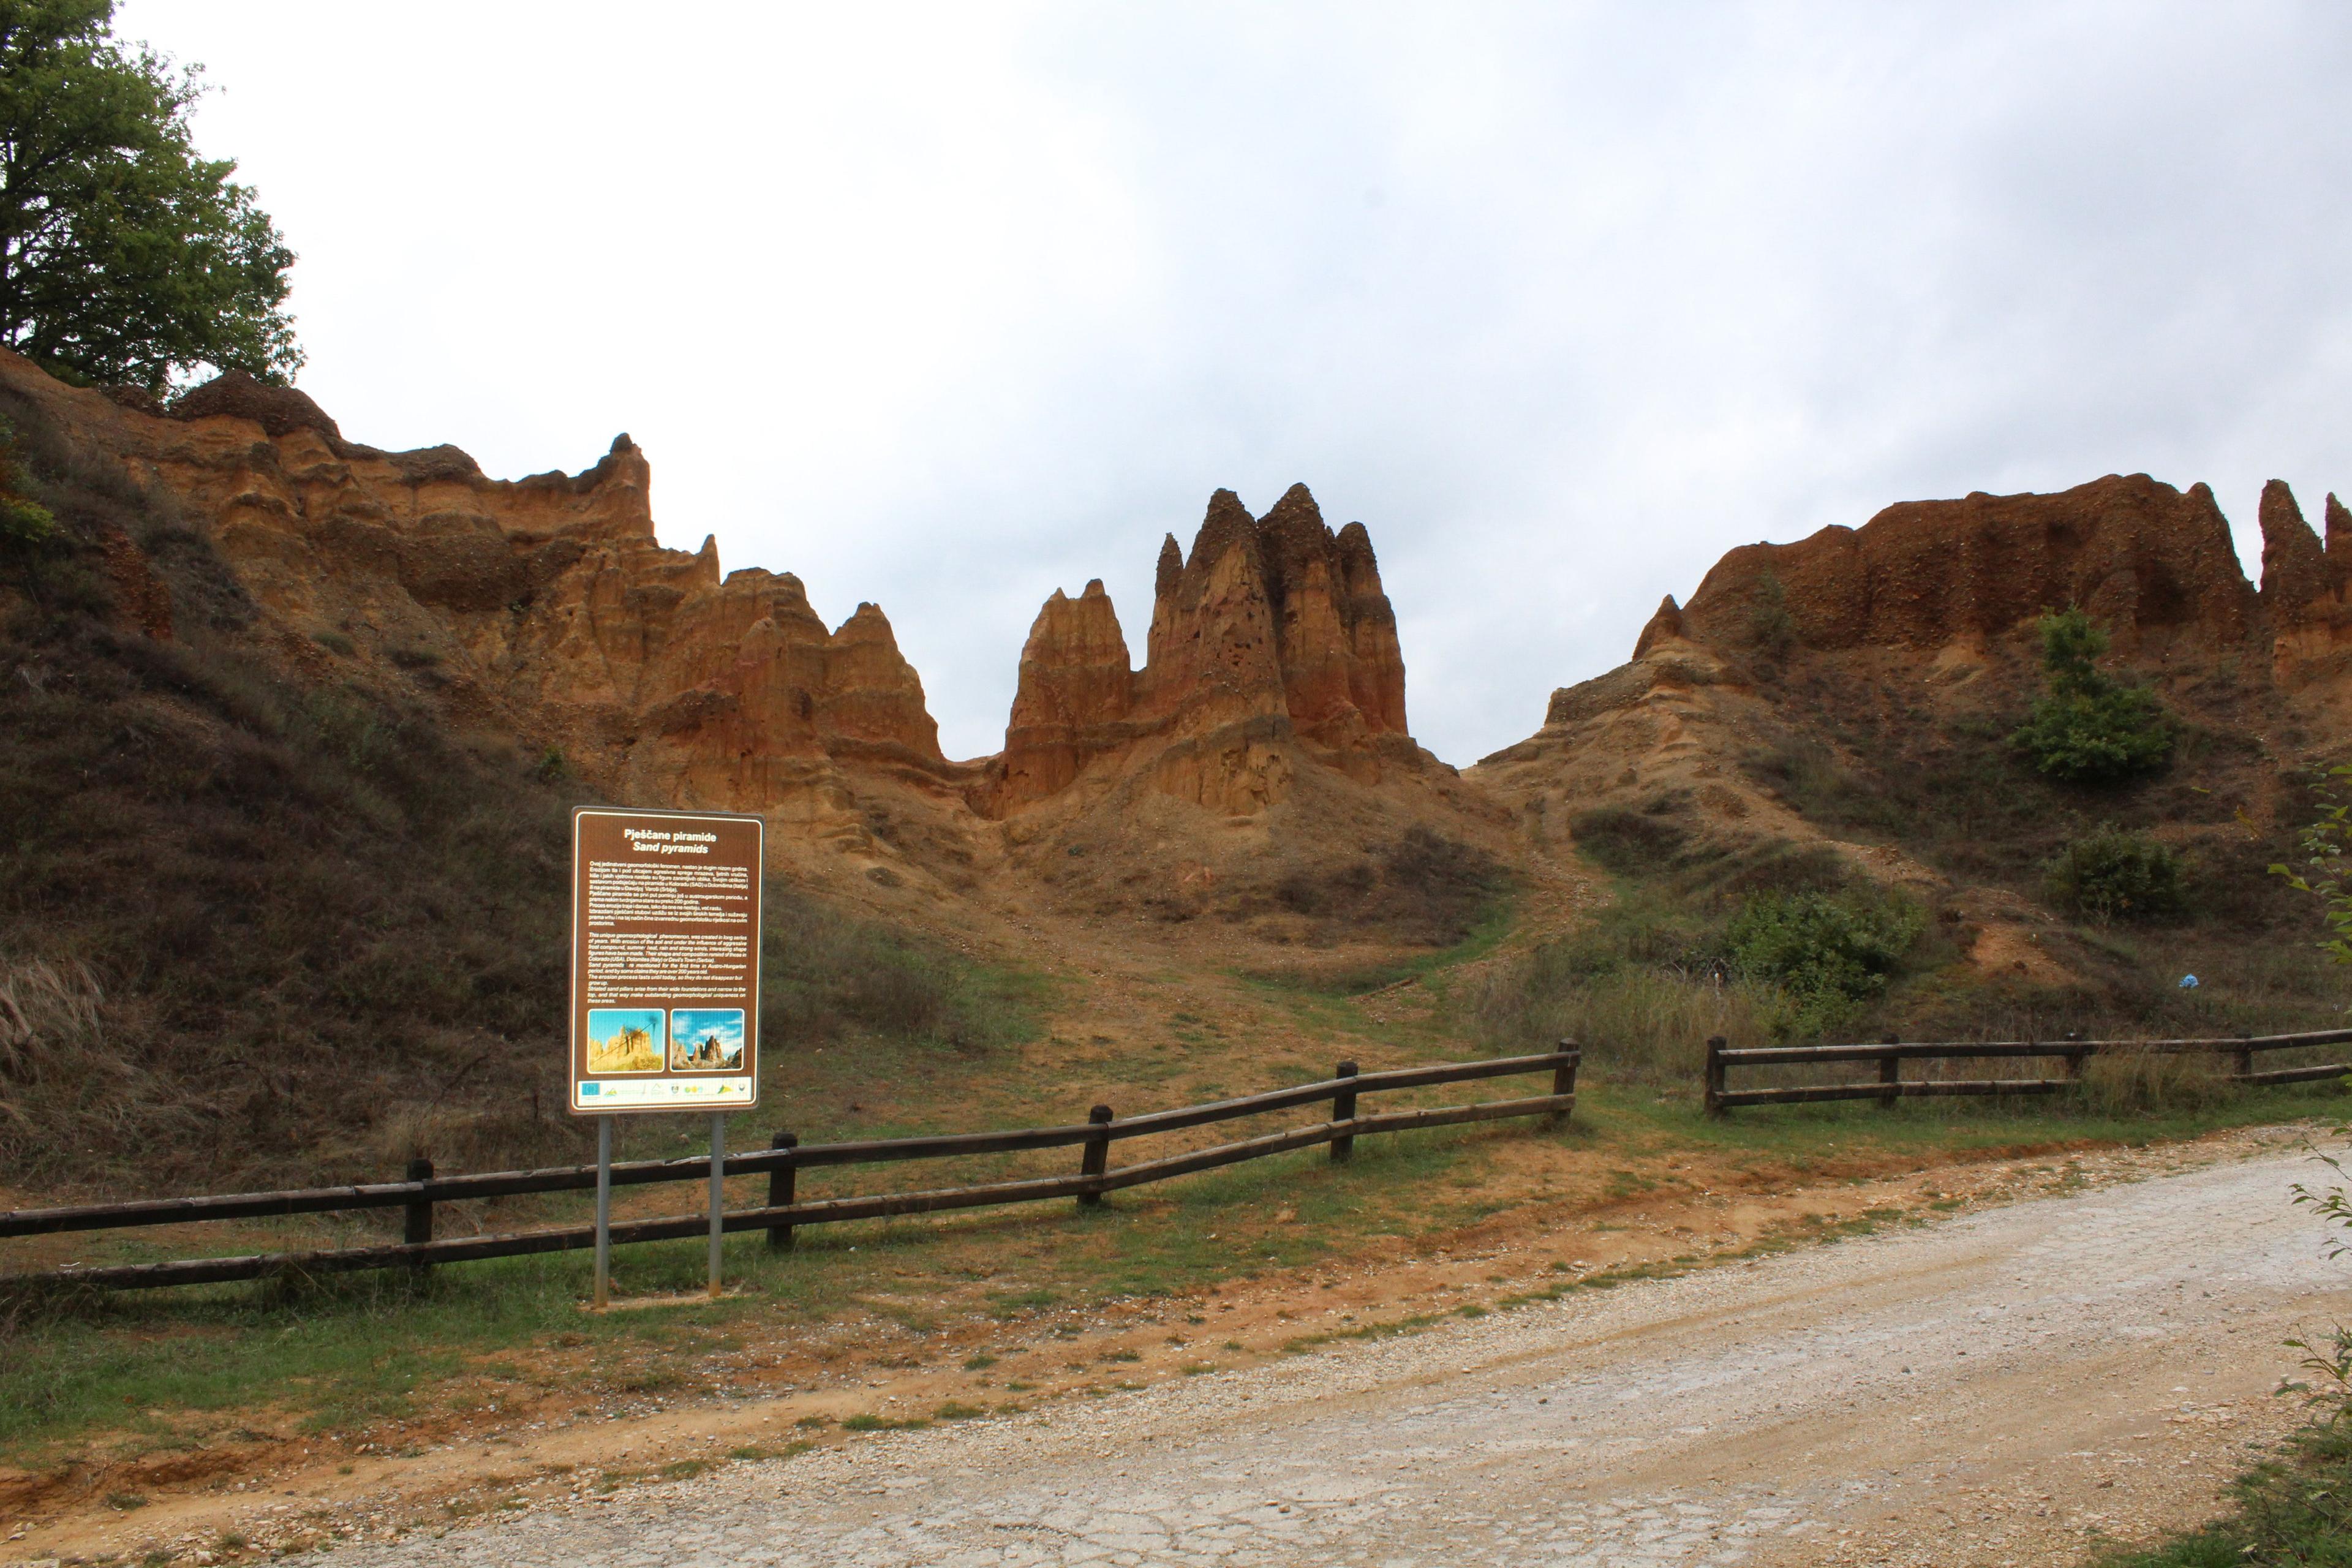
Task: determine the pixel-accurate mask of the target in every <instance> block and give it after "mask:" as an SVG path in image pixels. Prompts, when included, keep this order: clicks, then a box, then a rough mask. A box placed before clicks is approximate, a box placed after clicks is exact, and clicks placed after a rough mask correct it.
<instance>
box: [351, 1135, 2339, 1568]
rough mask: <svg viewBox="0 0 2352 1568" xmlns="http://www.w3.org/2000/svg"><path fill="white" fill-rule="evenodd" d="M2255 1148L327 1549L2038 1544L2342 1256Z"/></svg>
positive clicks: (2229, 1462) (2212, 1417)
mask: <svg viewBox="0 0 2352 1568" xmlns="http://www.w3.org/2000/svg"><path fill="white" fill-rule="evenodd" d="M2308 1169H2309V1167H2308V1165H2307V1164H2305V1163H2304V1162H2303V1161H2302V1160H2300V1159H2298V1158H2296V1157H2294V1156H2280V1155H2272V1156H2267V1157H2264V1158H2262V1159H2258V1160H2252V1161H2248V1162H2246V1163H2242V1164H2236V1165H2229V1166H2222V1167H2218V1168H2212V1169H2207V1170H2201V1171H2195V1172H2191V1173H2186V1174H2181V1175H2174V1176H2167V1177H2163V1178H2159V1179H2157V1180H2152V1181H2148V1182H2145V1183H2141V1184H2136V1185H2132V1186H2126V1187H2119V1188H2113V1189H2108V1190H2105V1191H2096V1192H2086V1193H2081V1194H2073V1195H2069V1196H2064V1197H2058V1198H2049V1199H2043V1200H2040V1201H2036V1202H2032V1203H2027V1204H2021V1205H2015V1206H2013V1207H2009V1208H2004V1209H1998V1210H1991V1211H1987V1212H1984V1213H1980V1214H1977V1215H1969V1216H1967V1217H1964V1218H1958V1219H1954V1220H1950V1221H1948V1222H1944V1223H1940V1224H1937V1225H1936V1226H1929V1227H1925V1228H1920V1229H1914V1230H1906V1231H1902V1232H1897V1233H1893V1234H1886V1235H1882V1236H1878V1237H1868V1238H1864V1239H1860V1240H1856V1241H1853V1242H1850V1243H1847V1244H1844V1245H1841V1246H1836V1247H1823V1248H1817V1249H1813V1250H1810V1251H1807V1252H1803V1253H1797V1254H1789V1255H1784V1256H1781V1257H1778V1258H1769V1259H1764V1260H1759V1261H1757V1262H1753V1263H1749V1264H1746V1265H1742V1266H1738V1267H1732V1268H1717V1269H1713V1270H1708V1271H1706V1272H1702V1273H1698V1274H1694V1275H1690V1276H1685V1277H1684V1278H1681V1279H1671V1280H1660V1281H1652V1282H1644V1283H1641V1284H1636V1285H1630V1286H1626V1287H1623V1288H1621V1289H1616V1290H1613V1291H1611V1292H1608V1293H1607V1294H1605V1295H1594V1294H1590V1293H1580V1294H1578V1295H1575V1296H1572V1297H1570V1298H1569V1299H1567V1300H1562V1301H1560V1302H1558V1303H1555V1304H1549V1305H1543V1306H1534V1307H1529V1308H1527V1309H1524V1310H1518V1311H1514V1312H1510V1313H1507V1314H1499V1315H1496V1316H1492V1317H1487V1318H1485V1319H1482V1320H1478V1321H1460V1322H1456V1323H1454V1324H1452V1325H1449V1326H1447V1327H1446V1328H1444V1329H1443V1330H1438V1331H1431V1332H1428V1333H1425V1334H1422V1335H1418V1336H1414V1337H1411V1338H1406V1339H1401V1340H1391V1341H1387V1342H1377V1343H1359V1344H1354V1345H1349V1346H1347V1347H1345V1348H1341V1349H1335V1350H1330V1351H1327V1352H1324V1353H1322V1354H1318V1355H1315V1356H1311V1357H1305V1358H1302V1359H1300V1360H1297V1361H1295V1362H1291V1363H1283V1364H1279V1365H1276V1366H1273V1367H1267V1368H1264V1369H1260V1370H1257V1371H1254V1372H1250V1373H1224V1374H1217V1375H1212V1376H1204V1377H1201V1378H1198V1379H1194V1380H1192V1381H1189V1382H1186V1383H1182V1384H1168V1385H1162V1386H1161V1387H1159V1388H1156V1389H1152V1390H1149V1391H1145V1392H1139V1393H1136V1394H1130V1395H1126V1396H1121V1397H1115V1398H1112V1399H1109V1400H1106V1401H1104V1402H1102V1403H1100V1404H1097V1405H1086V1406H1081V1407H1076V1408H1073V1407H1071V1406H1068V1405H1057V1406H1055V1407H1054V1408H1053V1409H1051V1410H1050V1411H1047V1412H1044V1413H1041V1414H1040V1415H1028V1416H1018V1417H1011V1418H1001V1419H995V1420H991V1421H987V1422H975V1423H971V1424H969V1425H965V1426H954V1427H944V1428H938V1429H934V1430H930V1431H925V1432H917V1433H908V1434H904V1435H900V1436H893V1437H891V1438H888V1439H887V1440H882V1441H877V1442H872V1443H868V1444H863V1445H858V1446H857V1447H855V1448H845V1449H836V1450H832V1451H828V1452H824V1453H820V1454H814V1455H810V1456H807V1457H804V1458H800V1459H796V1460H789V1461H782V1462H767V1463H761V1464H756V1465H747V1466H740V1467H736V1468H730V1469H728V1470H726V1471H724V1472H721V1473H720V1474H719V1475H717V1476H714V1477H711V1478H708V1479H703V1480H700V1481H697V1482H692V1483H688V1484H686V1485H683V1486H679V1487H676V1488H671V1489H665V1490H663V1491H661V1492H659V1493H657V1494H654V1495H652V1496H650V1497H641V1498H637V1499H634V1500H626V1499H625V1500H614V1501H603V1502H596V1501H590V1500H585V1499H583V1500H581V1501H579V1502H578V1503H576V1504H574V1505H572V1507H571V1508H570V1509H569V1510H565V1511H559V1512H551V1513H547V1514H541V1515H537V1516H533V1517H530V1518H527V1519H519V1520H515V1521H508V1522H504V1523H499V1524H489V1525H483V1526H478V1527H473V1528H467V1529H462V1530H457V1531H452V1532H450V1533H449V1534H447V1535H446V1536H445V1537H443V1538H441V1539H439V1540H422V1539H415V1538H412V1539H410V1540H409V1541H406V1542H402V1543H400V1544H398V1545H387V1546H381V1547H362V1548H359V1549H357V1550H356V1551H354V1550H353V1549H352V1548H350V1547H346V1548H344V1549H343V1550H341V1551H340V1552H337V1553H336V1554H335V1557H334V1561H335V1562H336V1563H352V1562H354V1561H357V1562H359V1563H383V1564H387V1565H389V1564H422V1563H499V1564H519V1565H532V1564H541V1563H547V1564H553V1563H566V1564H592V1563H661V1564H676V1565H678V1568H686V1565H688V1564H693V1565H705V1564H709V1565H716V1564H738V1563H741V1564H752V1563H757V1564H780V1565H781V1564H808V1565H811V1568H814V1565H817V1564H845V1563H857V1564H894V1565H895V1564H916V1563H921V1564H958V1565H962V1564H973V1565H978V1564H992V1565H998V1568H1010V1565H1014V1564H1032V1563H1036V1564H1043V1563H1151V1564H1159V1563H1202V1564H1212V1563H1219V1564H1244V1563H1303V1562H1328V1563H1380V1564H1384V1565H1391V1568H1411V1565H1421V1564H1426V1565H1430V1568H1436V1565H1438V1564H1449V1565H1459V1564H1475V1563H1496V1564H1503V1563H1510V1564H1525V1563H1560V1564H1594V1565H1598V1564H1619V1563H1629V1564H1630V1563H1640V1564H1729V1563H1759V1564H1761V1563H1800V1562H1801V1563H1831V1562H1842V1561H1852V1562H1869V1563H1922V1564H1925V1563H1937V1564H1943V1563H1953V1564H1975V1563H1986V1564H1992V1563H2007V1562H2032V1563H2063V1562H2066V1561H2069V1560H2071V1559H2072V1558H2073V1557H2074V1555H2076V1554H2077V1553H2078V1552H2080V1551H2082V1550H2083V1549H2084V1548H2085V1547H2086V1546H2087V1545H2088V1544H2090V1543H2091V1542H2093V1541H2095V1539H2097V1537H2098V1535H2099V1534H2100V1533H2101V1532H2103V1531H2104V1532H2109V1533H2114V1534H2121V1535H2126V1536H2128V1535H2135V1534H2140V1533H2144V1532H2145V1531H2147V1530H2148V1529H2150V1528H2153V1527H2155V1526H2158V1525H2163V1524H2168V1523H2177V1522H2183V1521H2188V1520H2190V1519H2193V1518H2196V1517H2199V1516H2200V1515H2201V1514H2205V1513H2209V1512H2210V1511H2211V1510H2213V1508H2214V1506H2215V1504H2214V1496H2215V1487H2216V1485H2217V1483H2218V1482H2219V1480H2220V1479H2221V1477H2223V1476H2224V1475H2226V1474H2228V1473H2229V1472H2230V1471H2231V1470H2233V1469H2234V1468H2239V1467H2240V1466H2241V1465H2242V1463H2243V1462H2244V1460H2245V1458H2246V1456H2247V1450H2246V1446H2245V1445H2246V1443H2247V1441H2248V1440H2250V1439H2253V1438H2258V1437H2262V1436H2269V1435H2273V1434H2275V1433H2276V1432H2278V1431H2279V1430H2282V1429H2283V1428H2284V1426H2287V1425H2288V1424H2290V1423H2291V1421H2292V1419H2293V1417H2294V1409H2293V1407H2292V1405H2291V1404H2290V1403H2289V1402H2287V1401H2284V1400H2276V1399H2273V1398H2271V1397H2270V1396H2269V1392H2268V1391H2269V1390H2270V1388H2271V1387H2272V1386H2273V1384H2274V1383H2275V1382H2276V1381H2277V1379H2278V1377H2279V1376H2280V1374H2281V1373H2282V1372H2283V1371H2284V1370H2285V1369H2286V1368H2287V1366H2288V1364H2289V1363H2290V1361H2291V1353H2290V1352H2286V1351H2284V1350H2283V1349H2282V1348H2281V1347H2280V1344H2279V1342H2280V1340H2281V1339H2282V1337H2284V1335H2285V1334H2286V1333H2287V1332H2289V1331H2291V1330H2292V1329H2294V1327H2296V1326H2298V1325H2312V1324H2316V1323H2319V1322H2321V1321H2325V1320H2326V1319H2327V1318H2328V1317H2329V1316H2330V1315H2331V1314H2335V1313H2345V1312H2352V1268H2347V1267H2346V1266H2345V1265H2343V1264H2340V1263H2331V1262H2327V1261H2326V1260H2324V1259H2323V1258H2321V1256H2320V1236H2319V1233H2318V1231H2317V1230H2316V1228H2315V1226H2314V1225H2313V1224H2312V1222H2311V1221H2310V1220H2309V1219H2307V1218H2306V1217H2304V1216H2303V1215H2300V1214H2298V1213H2297V1212H2296V1211H2294V1210H2293V1209H2292V1208H2290V1207H2289V1205H2288V1204H2287V1186H2288V1184H2289V1183H2290V1182H2291V1181H2293V1180H2294V1179H2295V1178H2296V1177H2297V1176H2298V1175H2300V1174H2303V1173H2307V1171H2308Z"/></svg>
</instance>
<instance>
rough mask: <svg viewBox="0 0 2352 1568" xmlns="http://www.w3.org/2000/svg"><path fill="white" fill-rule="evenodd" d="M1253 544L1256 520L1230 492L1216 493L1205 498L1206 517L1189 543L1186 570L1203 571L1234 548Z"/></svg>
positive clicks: (1240, 499)
mask: <svg viewBox="0 0 2352 1568" xmlns="http://www.w3.org/2000/svg"><path fill="white" fill-rule="evenodd" d="M1256 540H1257V520H1256V519H1255V518H1254V517H1252V516H1250V514H1249V509H1248V508H1247V507H1245V506H1244V505H1242V498H1241V497H1239V496H1237V495H1235V494H1234V492H1233V491H1231V490H1219V491H1218V492H1217V493H1216V494H1214V495H1213V496H1211V497H1210V498H1209V510H1208V514H1207V515H1206V516H1205V517H1203V518H1202V520H1201V531H1200V532H1199V533H1198V534H1197V535H1195V536H1194V537H1193V540H1192V561H1191V563H1190V564H1189V566H1188V568H1187V569H1188V570H1205V569H1206V568H1207V567H1209V566H1211V565H1213V564H1214V563H1216V561H1217V560H1218V558H1219V557H1221V556H1223V554H1224V552H1226V551H1228V550H1230V549H1232V548H1233V547H1234V545H1236V544H1255V542H1256Z"/></svg>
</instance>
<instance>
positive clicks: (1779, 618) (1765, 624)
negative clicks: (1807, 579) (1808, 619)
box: [1748, 572, 1797, 658]
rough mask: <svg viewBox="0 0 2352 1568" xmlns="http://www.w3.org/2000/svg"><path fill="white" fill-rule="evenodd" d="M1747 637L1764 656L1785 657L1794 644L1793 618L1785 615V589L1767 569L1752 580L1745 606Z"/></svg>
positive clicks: (1786, 609) (1786, 596)
mask: <svg viewBox="0 0 2352 1568" xmlns="http://www.w3.org/2000/svg"><path fill="white" fill-rule="evenodd" d="M1748 640H1749V641H1750V642H1753V643H1754V644H1755V645H1756V650H1757V651H1758V652H1759V653H1760V654H1762V655H1764V657H1766V658H1786V657H1787V656H1788V652H1789V650H1790V648H1792V647H1796V646H1797V621H1796V617H1795V616H1791V615H1790V614H1789V595H1788V591H1787V590H1786V589H1784V588H1782V587H1781V586H1780V577H1779V576H1778V575H1777V574H1774V573H1770V572H1767V573H1765V574H1764V575H1762V576H1761V577H1759V578H1758V579H1757V580H1756V593H1755V595H1754V596H1753V597H1752V598H1751V599H1750V600H1749V601H1748Z"/></svg>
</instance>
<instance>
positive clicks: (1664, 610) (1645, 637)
mask: <svg viewBox="0 0 2352 1568" xmlns="http://www.w3.org/2000/svg"><path fill="white" fill-rule="evenodd" d="M1684 635H1685V634H1684V630H1683V610H1682V606H1681V605H1677V604H1675V596H1674V595H1672V594H1669V595H1666V596H1665V597H1664V598H1663V599H1661V600H1659V601H1658V613H1657V614H1656V615H1654V616H1651V617H1650V624H1649V625H1648V626H1643V628H1642V636H1641V638H1640V640H1638V641H1637V642H1635V643H1634V644H1633V657H1634V658H1641V657H1642V656H1643V654H1645V653H1647V652H1649V651H1650V650H1651V649H1652V648H1654V647H1657V646H1658V644H1660V643H1662V642H1667V641H1670V640H1673V639H1675V638H1678V637H1682V636H1684Z"/></svg>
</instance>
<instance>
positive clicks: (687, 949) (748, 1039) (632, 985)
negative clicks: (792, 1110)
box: [571, 805, 766, 1307]
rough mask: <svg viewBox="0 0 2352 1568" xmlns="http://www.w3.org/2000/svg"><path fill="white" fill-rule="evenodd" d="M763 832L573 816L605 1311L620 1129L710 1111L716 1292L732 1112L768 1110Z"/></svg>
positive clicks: (721, 823) (577, 1035) (578, 1044)
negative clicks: (677, 1113)
mask: <svg viewBox="0 0 2352 1568" xmlns="http://www.w3.org/2000/svg"><path fill="white" fill-rule="evenodd" d="M765 850H766V825H765V824H764V823H762V822H761V820H760V819H759V818H758V817H756V816H740V815H735V814H731V813H717V812H685V811H624V810H619V809H614V808H607V807H604V806H588V805H583V806H580V807H578V808H576V809H575V810H574V811H573V812H572V1006H571V1081H572V1090H571V1110H572V1114H573V1115H575V1116H593V1117H595V1118H597V1133H596V1291H595V1295H596V1305H598V1306H599V1307H602V1306H604V1304H605V1297H606V1290H607V1286H606V1279H607V1278H608V1271H609V1265H610V1261H611V1253H612V1244H611V1228H612V1164H613V1119H614V1117H615V1116H620V1115H629V1114H633V1113H635V1112H638V1111H656V1110H707V1111H709V1113H710V1291H711V1294H712V1295H714V1296H715V1295H717V1294H718V1293H719V1241H720V1237H721V1227H722V1210H723V1208H724V1206H725V1202H726V1181H725V1178H726V1160H727V1116H726V1113H727V1112H728V1111H730V1110H749V1109H751V1108H752V1107H754V1106H756V1105H758V1104H759V1102H760V879H761V866H762V865H763V863H764V855H765Z"/></svg>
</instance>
